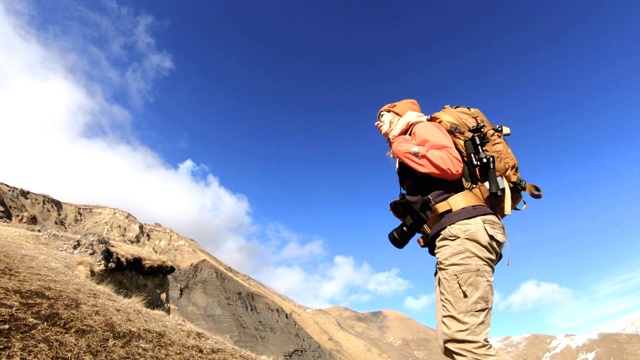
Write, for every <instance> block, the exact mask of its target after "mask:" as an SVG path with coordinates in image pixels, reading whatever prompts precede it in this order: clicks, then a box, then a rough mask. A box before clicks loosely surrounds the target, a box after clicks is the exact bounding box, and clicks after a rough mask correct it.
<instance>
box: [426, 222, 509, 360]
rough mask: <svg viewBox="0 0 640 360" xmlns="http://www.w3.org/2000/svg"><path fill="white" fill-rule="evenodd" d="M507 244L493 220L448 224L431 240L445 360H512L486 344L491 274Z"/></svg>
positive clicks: (490, 305)
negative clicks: (432, 241) (435, 263)
mask: <svg viewBox="0 0 640 360" xmlns="http://www.w3.org/2000/svg"><path fill="white" fill-rule="evenodd" d="M506 239H507V237H506V233H505V230H504V226H503V225H502V222H500V220H499V219H498V218H497V217H496V216H494V215H483V216H478V217H475V218H472V219H467V220H462V221H459V222H457V223H455V224H452V225H449V226H447V227H446V228H445V229H444V230H443V231H442V233H441V234H440V235H439V236H438V238H437V239H436V250H435V255H436V258H437V259H438V263H437V265H436V269H437V273H436V278H435V282H436V318H437V319H436V321H437V327H438V342H439V343H440V348H441V350H442V352H443V353H444V355H445V356H447V357H448V358H450V359H477V360H480V359H482V360H494V359H499V360H509V359H511V358H510V357H509V356H507V355H506V354H504V353H502V352H500V351H499V350H497V349H496V348H494V347H493V346H492V345H491V343H489V340H488V338H489V329H490V326H491V309H492V307H493V272H494V269H495V265H496V263H497V262H498V260H499V256H500V251H501V250H502V246H503V245H504V242H505V241H506Z"/></svg>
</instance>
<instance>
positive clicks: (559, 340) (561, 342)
mask: <svg viewBox="0 0 640 360" xmlns="http://www.w3.org/2000/svg"><path fill="white" fill-rule="evenodd" d="M597 338H598V334H589V335H559V336H556V339H555V340H553V341H552V342H551V344H550V345H549V348H550V349H553V350H552V351H551V352H548V353H546V354H545V355H544V357H543V358H542V360H550V359H551V356H552V355H554V354H559V353H560V352H561V351H562V349H564V348H566V347H567V346H570V347H572V348H574V349H575V348H576V347H578V346H582V345H584V344H586V343H587V342H588V341H590V340H595V339H597ZM586 356H589V354H586ZM593 356H595V352H594V353H593ZM590 359H591V358H589V357H587V358H584V359H582V358H580V359H579V360H590Z"/></svg>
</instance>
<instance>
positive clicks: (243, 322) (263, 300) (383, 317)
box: [0, 183, 640, 360]
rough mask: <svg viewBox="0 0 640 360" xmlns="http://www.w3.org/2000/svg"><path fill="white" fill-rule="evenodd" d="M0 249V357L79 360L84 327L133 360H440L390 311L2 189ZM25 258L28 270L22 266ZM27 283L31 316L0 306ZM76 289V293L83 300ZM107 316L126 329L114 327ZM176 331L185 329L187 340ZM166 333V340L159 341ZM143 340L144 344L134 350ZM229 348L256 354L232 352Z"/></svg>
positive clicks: (590, 342)
mask: <svg viewBox="0 0 640 360" xmlns="http://www.w3.org/2000/svg"><path fill="white" fill-rule="evenodd" d="M21 244H22V245H21ZM0 248H1V249H2V253H0V272H2V273H1V275H2V276H0V358H14V357H25V358H27V357H30V358H43V359H44V358H46V357H38V356H40V355H34V354H48V353H47V351H50V352H51V351H54V350H55V353H56V354H58V355H59V356H58V357H64V355H65V354H66V355H68V356H71V357H83V356H84V357H87V354H84V355H83V356H80V355H78V354H77V353H76V351H77V348H78V344H80V343H83V342H84V343H86V341H84V340H83V334H85V335H84V336H85V337H86V333H83V332H82V331H80V330H78V329H85V328H91V329H94V331H93V332H92V334H93V335H94V336H98V337H100V338H101V339H105V338H106V339H109V341H110V342H109V343H110V344H111V345H110V346H112V347H118V348H119V349H125V350H126V349H130V350H126V351H129V353H130V354H137V355H135V356H133V355H132V356H131V358H136V359H144V358H159V357H163V358H185V359H186V358H189V359H190V358H194V356H193V354H194V352H196V353H197V352H199V353H201V354H206V353H210V352H216V351H217V350H215V349H212V348H211V346H213V345H211V344H214V342H213V340H210V338H208V337H207V336H209V335H193V334H198V333H192V332H190V331H200V332H201V333H202V334H211V335H213V336H214V337H216V338H219V339H223V340H224V341H223V342H226V343H227V345H225V346H226V347H224V348H223V350H220V354H223V353H224V354H234V355H232V356H229V355H224V356H221V357H208V356H205V358H214V359H215V358H221V359H253V358H254V357H252V356H253V354H255V358H258V357H262V358H263V359H266V358H272V359H313V360H325V359H354V360H355V359H362V360H371V359H398V360H407V359H432V360H439V359H442V360H444V359H445V358H444V356H442V355H441V354H440V350H439V348H438V345H437V343H436V333H435V330H434V329H431V328H429V327H427V326H424V325H422V324H420V323H418V322H416V321H414V320H412V319H411V318H409V317H407V316H405V315H403V314H401V313H399V312H396V311H390V310H383V311H377V312H369V313H359V312H356V311H353V310H351V309H348V308H345V307H331V308H328V309H311V308H307V307H305V306H303V305H300V304H298V303H296V302H294V301H292V300H291V299H289V298H287V297H286V296H284V295H282V294H279V293H276V292H275V291H273V290H272V289H270V288H268V287H266V286H264V285H263V284H261V283H260V282H258V281H256V280H254V279H252V278H251V277H249V276H247V275H245V274H242V273H240V272H238V271H236V270H234V269H232V268H231V267H229V266H228V265H226V264H224V263H223V262H221V261H220V260H218V259H217V258H215V257H214V256H213V255H212V254H209V253H208V252H207V251H205V250H204V249H203V248H202V247H201V246H200V245H199V244H198V243H197V242H196V241H194V240H192V239H188V238H185V237H183V236H181V235H180V234H177V233H175V232H174V231H172V230H171V229H167V228H164V227H162V226H160V225H158V224H156V225H150V224H142V223H140V222H139V221H138V220H137V219H136V218H135V217H134V216H132V215H131V214H128V213H126V212H124V211H121V210H118V209H113V208H108V207H102V206H89V205H74V204H68V203H63V202H60V201H58V200H56V199H54V198H52V197H50V196H47V195H41V194H34V193H31V192H29V191H28V190H24V189H20V188H15V187H11V186H9V185H6V184H2V183H0ZM44 254H46V255H44ZM27 256H28V257H29V259H30V260H29V261H27V262H24V261H23V260H20V259H23V258H25V257H27ZM11 259H14V260H11ZM32 259H46V260H45V261H33V260H32ZM50 263H65V264H75V265H69V266H71V268H69V267H68V266H67V267H64V266H63V267H56V268H55V271H53V270H52V268H51V267H50V266H49V265H50ZM22 264H24V266H27V265H28V267H29V270H30V271H31V272H30V273H29V275H25V274H26V272H25V271H23V270H24V269H21V267H22V266H23V265H22ZM73 267H75V270H74V269H73ZM25 269H26V268H25ZM12 274H22V275H23V277H22V278H21V277H19V276H13V275H12ZM25 276H26V277H31V278H33V279H36V278H41V277H47V278H48V279H49V280H47V282H46V283H44V284H46V285H47V286H48V287H49V290H48V294H49V295H48V296H49V297H44V298H43V300H42V301H41V302H38V305H34V303H33V302H29V300H24V301H23V300H21V301H17V300H16V301H5V300H3V299H10V298H15V295H13V294H14V293H15V292H16V291H17V290H16V289H18V290H19V289H23V290H24V291H25V292H26V293H30V292H33V291H34V290H33V289H31V288H29V289H27V287H28V286H32V285H33V283H31V285H29V284H30V282H29V281H25V280H24V278H25ZM21 279H22V280H21ZM83 279H84V280H83ZM87 279H90V280H91V281H88V280H87ZM70 283H73V284H77V285H74V286H76V287H74V288H73V289H75V290H74V291H73V292H67V289H68V288H69V286H67V285H68V284H70ZM96 283H97V284H103V285H106V286H107V288H106V289H109V290H100V291H103V292H104V291H108V292H109V293H110V294H113V295H109V296H105V295H104V294H103V295H100V296H98V295H94V294H96V291H98V290H99V289H95V287H96V286H98V285H96ZM56 284H58V285H56ZM83 284H84V285H83ZM82 286H84V287H85V289H84V290H80V289H81V287H82ZM100 288H101V287H100ZM20 291H22V290H20ZM80 294H86V296H80ZM115 294H117V295H115ZM123 297H124V298H131V297H133V298H138V299H140V300H139V303H140V304H141V305H142V306H145V307H147V308H149V309H154V310H156V311H154V312H153V313H152V315H153V319H151V318H149V317H147V316H146V315H145V314H146V313H145V311H147V310H146V309H144V308H140V309H139V310H138V311H137V313H139V314H141V315H140V316H141V317H138V315H132V314H131V311H132V310H131V307H130V306H129V307H127V308H122V306H123V305H122V304H120V302H118V301H116V300H114V299H117V298H123ZM49 298H51V299H54V300H51V301H55V302H54V303H52V302H48V303H47V302H46V301H45V300H47V299H49ZM96 298H101V299H102V298H104V299H105V300H104V301H105V302H107V303H106V304H107V305H104V304H103V305H100V306H99V309H103V308H108V309H110V311H109V312H106V313H104V312H102V311H99V310H91V311H88V312H83V314H84V315H82V316H77V317H75V318H73V319H74V320H73V321H72V322H71V323H70V322H69V320H68V319H67V315H68V314H67V313H66V311H69V313H71V312H75V311H79V310H78V309H85V308H87V307H89V306H91V304H93V302H94V301H95V299H96ZM56 304H66V305H64V306H63V307H62V309H67V310H60V311H58V310H56V311H57V312H53V313H51V311H52V310H51V309H54V308H55V309H58V308H59V307H60V306H57V305H56ZM34 306H35V307H34ZM38 306H41V307H42V308H41V310H38V309H39V308H38ZM27 312H29V313H30V314H32V315H30V316H31V319H32V320H33V319H36V318H37V317H38V316H42V317H43V319H45V318H46V321H45V320H42V323H41V325H39V326H30V325H29V326H27V324H30V323H29V320H28V319H27V318H25V319H26V320H24V321H22V322H19V323H18V322H17V320H16V318H15V314H20V313H27ZM87 313H88V314H95V316H87V315H86V314H87ZM42 314H45V315H46V316H45V315H42ZM56 314H57V315H56ZM109 314H118V316H124V318H123V319H128V320H122V321H120V320H117V316H113V315H109ZM127 314H128V315H127ZM162 314H164V315H162ZM125 315H126V316H125ZM142 315H144V316H142ZM163 316H164V318H166V319H167V320H169V319H171V321H172V322H173V323H178V325H179V326H177V325H174V324H169V325H166V324H165V325H162V326H160V325H159V326H158V327H154V330H153V331H149V330H143V329H147V327H148V326H149V324H155V322H156V321H160V320H162V317H163ZM65 319H67V320H65ZM34 321H35V320H34ZM38 321H39V320H38ZM162 321H164V320H162ZM105 324H106V325H105ZM180 324H189V325H190V326H192V327H193V329H192V328H189V329H186V328H185V327H184V325H180ZM71 325H73V327H72V328H71V329H70V328H69V326H71ZM176 326H177V327H176ZM181 326H182V327H181ZM163 327H166V328H167V329H170V330H171V331H168V332H166V331H167V330H166V329H163V330H162V331H161V330H158V328H163ZM121 328H126V329H129V330H127V331H125V332H124V333H125V334H129V335H128V336H127V335H124V336H123V335H122V333H123V332H122V331H120V330H121ZM95 329H97V330H95ZM636 329H637V328H636ZM45 330H46V332H44V333H43V331H45ZM176 332H178V333H184V334H190V335H189V336H187V337H177V338H173V337H170V336H169V335H168V334H172V335H175V334H176ZM42 334H46V336H43V335H42ZM141 334H144V335H145V336H142V337H141V338H139V339H137V338H136V336H138V335H141ZM194 336H195V337H196V338H197V337H200V338H202V339H204V340H206V339H209V340H206V341H205V342H202V343H198V345H197V346H196V345H194V344H192V342H193V339H194ZM132 338H134V339H137V340H135V341H132V340H131V339H132ZM169 338H171V339H172V340H171V341H173V342H176V341H177V342H182V341H184V342H185V349H192V350H193V351H194V352H192V353H188V352H184V353H183V354H182V355H180V353H179V351H180V350H179V349H180V346H179V344H178V346H177V347H175V348H174V347H172V346H170V345H167V343H166V341H165V343H163V344H164V345H162V346H161V347H158V346H156V345H152V344H155V343H156V342H157V341H160V340H163V339H164V340H166V339H169ZM28 339H53V340H50V341H48V342H46V341H44V340H43V341H42V343H41V344H40V345H39V346H40V349H39V350H38V351H37V352H32V353H27V350H26V349H27V348H26V347H25V345H27V344H26V343H24V342H25V341H28ZM186 342H189V344H186ZM492 342H493V343H494V344H496V346H499V347H500V348H502V349H503V350H504V351H505V352H507V353H509V354H511V355H512V356H513V358H514V359H545V360H568V359H571V360H575V359H580V360H593V359H607V360H609V359H637V358H639V357H638V356H637V354H640V335H638V334H637V332H636V333H634V334H605V333H602V334H596V335H591V336H573V335H565V336H558V337H552V336H547V335H527V336H518V337H504V338H497V339H492ZM202 344H204V345H202ZM187 345H188V346H187ZM214 345H215V346H221V345H220V344H217V343H215V344H214ZM54 347H55V349H54ZM86 347H87V349H92V350H91V351H102V352H101V353H99V354H98V355H99V356H97V355H96V354H95V353H94V354H93V357H100V358H109V359H117V358H122V353H123V352H122V351H125V350H122V351H121V352H116V351H111V350H109V348H104V349H103V348H100V347H93V348H92V347H91V345H90V344H86ZM221 348H222V347H221ZM235 348H240V349H246V350H248V351H249V352H251V353H253V354H246V353H243V352H242V351H240V350H233V349H235ZM21 349H22V350H21ZM141 349H144V351H142V350H141ZM225 349H226V350H225ZM21 351H22V352H23V353H21ZM87 351H89V350H87ZM163 351H164V352H163ZM225 351H226V352H225ZM125 353H126V352H125ZM73 354H76V355H73ZM140 354H143V355H140ZM163 354H164V355H163ZM167 354H169V355H167ZM5 355H6V356H5ZM32 355H33V356H36V357H33V356H32ZM42 356H46V355H42ZM145 356H146V357H145ZM89 357H91V356H89Z"/></svg>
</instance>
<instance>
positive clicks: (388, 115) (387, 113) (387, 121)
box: [375, 99, 421, 137]
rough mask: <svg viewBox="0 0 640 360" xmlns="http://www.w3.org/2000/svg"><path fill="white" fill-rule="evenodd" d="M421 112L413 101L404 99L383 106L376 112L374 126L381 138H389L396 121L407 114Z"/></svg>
mask: <svg viewBox="0 0 640 360" xmlns="http://www.w3.org/2000/svg"><path fill="white" fill-rule="evenodd" d="M409 111H413V112H418V113H419V112H421V110H420V105H419V104H418V102H417V101H415V100H413V99H405V100H401V101H398V102H394V103H391V104H387V105H385V106H383V107H382V108H381V109H380V110H379V111H378V121H376V123H375V125H376V127H377V128H378V131H379V132H380V134H382V136H384V137H389V133H390V132H391V130H392V129H393V127H394V126H395V125H396V123H397V122H398V120H399V119H400V118H401V117H403V116H404V115H405V114H406V113H407V112H409Z"/></svg>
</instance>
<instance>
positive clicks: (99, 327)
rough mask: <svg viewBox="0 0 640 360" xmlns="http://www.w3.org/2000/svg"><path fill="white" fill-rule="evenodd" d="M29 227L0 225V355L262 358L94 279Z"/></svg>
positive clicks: (32, 356)
mask: <svg viewBox="0 0 640 360" xmlns="http://www.w3.org/2000/svg"><path fill="white" fill-rule="evenodd" d="M33 230H37V228H32V230H31V231H30V230H27V229H26V228H25V227H23V226H15V225H9V224H0V358H1V359H18V358H19V359H163V358H164V359H204V358H206V359H247V360H254V359H264V358H263V357H258V356H256V355H254V354H251V353H249V352H247V351H243V350H241V349H238V348H236V347H234V346H231V345H229V344H228V343H227V342H225V341H224V340H222V339H218V338H215V337H213V336H211V335H210V334H208V333H206V332H203V331H201V330H199V329H196V328H195V327H193V326H192V325H190V324H189V323H187V322H186V321H184V320H181V319H180V318H178V317H174V316H168V315H167V314H166V313H164V312H162V311H154V310H149V309H146V308H145V307H143V302H144V299H142V298H140V297H133V298H130V299H125V298H123V297H120V296H118V295H116V294H115V293H114V292H112V291H110V290H109V289H108V287H105V286H100V285H96V284H95V283H93V282H92V281H90V280H88V279H87V278H86V277H84V276H83V275H82V261H83V260H79V259H76V258H74V256H72V255H70V254H67V253H64V252H61V251H59V250H58V249H57V247H59V245H60V242H59V241H55V240H52V239H46V236H45V234H43V233H39V232H37V231H33Z"/></svg>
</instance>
